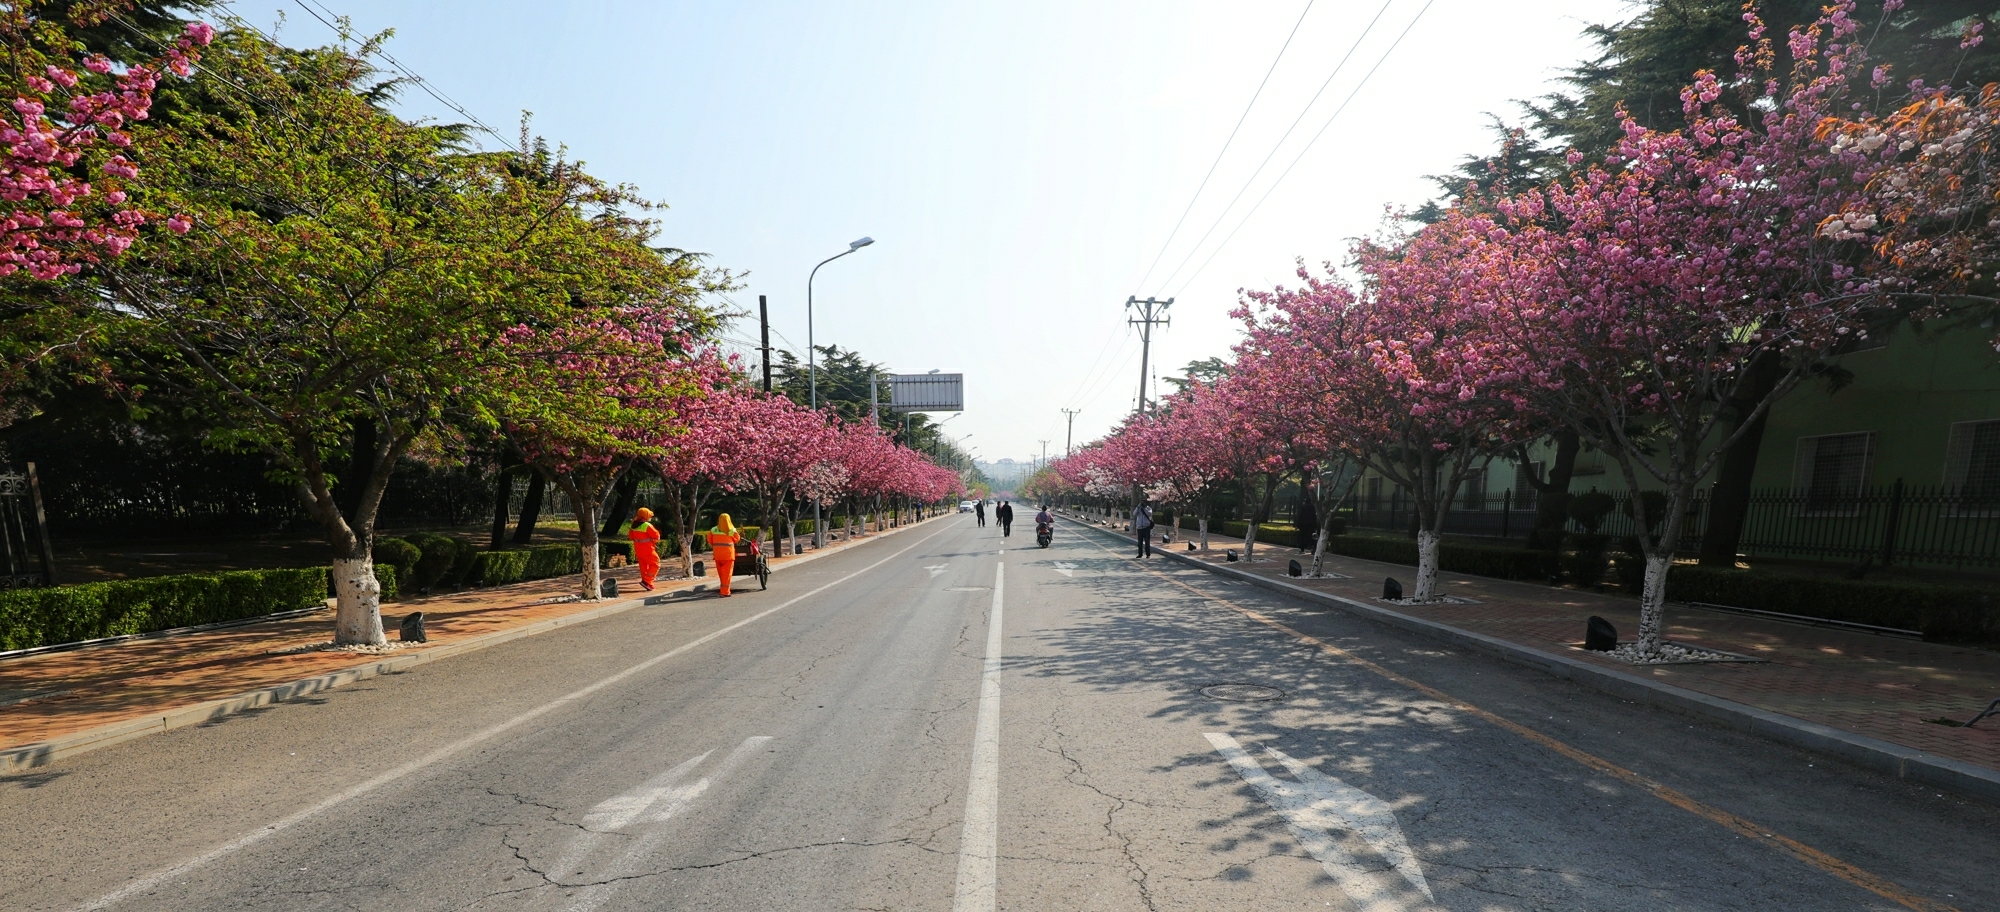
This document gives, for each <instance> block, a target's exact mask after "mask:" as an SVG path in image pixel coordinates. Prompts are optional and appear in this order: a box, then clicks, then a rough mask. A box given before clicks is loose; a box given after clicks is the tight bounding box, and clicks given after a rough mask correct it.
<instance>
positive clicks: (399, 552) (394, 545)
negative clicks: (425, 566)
mask: <svg viewBox="0 0 2000 912" xmlns="http://www.w3.org/2000/svg"><path fill="white" fill-rule="evenodd" d="M368 556H369V557H370V558H371V559H373V560H374V561H375V566H377V567H394V568H396V578H397V579H399V580H406V579H413V578H414V577H415V570H416V567H417V562H418V561H421V560H423V557H424V551H423V548H421V547H419V546H418V545H417V544H416V543H415V542H410V541H405V540H403V539H400V538H387V537H384V538H377V539H375V548H374V550H373V551H371V552H370V553H369V555H368ZM382 591H383V592H384V593H385V594H386V593H387V592H388V591H389V589H388V586H387V585H386V584H385V585H384V586H383V587H382Z"/></svg>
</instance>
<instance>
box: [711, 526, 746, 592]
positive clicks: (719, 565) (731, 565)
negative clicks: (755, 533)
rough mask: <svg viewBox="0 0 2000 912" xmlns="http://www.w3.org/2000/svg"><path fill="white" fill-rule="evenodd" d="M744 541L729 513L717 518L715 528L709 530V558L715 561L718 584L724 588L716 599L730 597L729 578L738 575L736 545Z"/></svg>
mask: <svg viewBox="0 0 2000 912" xmlns="http://www.w3.org/2000/svg"><path fill="white" fill-rule="evenodd" d="M742 540H743V536H742V535H739V534H737V532H736V524H735V523H732V522H730V521H729V514H727V513H723V514H721V515H719V516H717V517H716V518H715V528H713V529H710V530H708V550H709V557H710V559H712V560H714V561H715V576H716V582H718V583H720V584H721V586H722V591H721V592H720V593H718V594H717V595H716V598H728V597H729V578H730V577H731V576H734V575H735V574H736V543H737V542H739V541H742Z"/></svg>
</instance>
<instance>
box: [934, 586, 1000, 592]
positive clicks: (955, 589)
mask: <svg viewBox="0 0 2000 912" xmlns="http://www.w3.org/2000/svg"><path fill="white" fill-rule="evenodd" d="M945 591H946V592H992V591H993V587H992V586H953V587H951V588H949V589H946V590H945Z"/></svg>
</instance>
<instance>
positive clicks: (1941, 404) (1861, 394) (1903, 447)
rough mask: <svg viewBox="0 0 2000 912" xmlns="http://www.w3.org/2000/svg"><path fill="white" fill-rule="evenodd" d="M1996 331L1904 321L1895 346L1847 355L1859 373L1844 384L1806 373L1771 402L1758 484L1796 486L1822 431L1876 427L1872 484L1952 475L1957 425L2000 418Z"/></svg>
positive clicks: (1918, 482) (1925, 481) (1842, 362)
mask: <svg viewBox="0 0 2000 912" xmlns="http://www.w3.org/2000/svg"><path fill="white" fill-rule="evenodd" d="M1993 338H1994V332H1993V330H1992V329H1991V328H1990V327H1988V328H1977V327H1975V328H1962V329H1949V330H1935V329H1934V330H1930V331H1920V330H1918V329H1917V328H1915V327H1912V326H1910V325H1907V324H1905V325H1902V326H1899V327H1897V328H1896V330H1895V332H1894V334H1893V335H1892V336H1891V337H1890V340H1889V344H1888V345H1886V346H1883V347H1881V348H1877V349H1871V350H1868V351H1860V352H1854V353H1852V354H1847V355H1843V356H1841V357H1840V358H1839V359H1837V361H1836V363H1837V364H1839V366H1841V367H1843V368H1846V369H1847V370H1848V371H1850V372H1851V373H1852V375H1853V379H1852V381H1851V382H1850V383H1848V384H1847V385H1846V386H1844V387H1841V388H1840V389H1838V390H1837V391H1829V389H1828V384H1826V383H1825V382H1822V381H1819V380H1807V381H1806V382H1805V383H1803V384H1801V385H1800V386H1799V387H1798V388H1797V389H1794V390H1793V391H1792V392H1791V393H1790V394H1788V395H1786V396H1785V397H1784V398H1783V399H1780V400H1779V401H1778V402H1776V403H1774V404H1773V405H1772V408H1771V417H1770V422H1769V424H1768V425H1767V426H1766V428H1765V430H1764V443H1763V447H1762V448H1761V449H1760V450H1759V451H1758V454H1757V470H1756V474H1755V475H1754V476H1753V480H1752V482H1751V483H1752V486H1754V487H1757V488H1789V487H1792V486H1794V485H1795V484H1796V483H1797V480H1796V479H1794V478H1793V477H1792V472H1793V465H1794V459H1795V456H1796V453H1797V447H1798V441H1799V438H1802V437H1815V436H1819V435H1823V434H1845V433H1856V432H1862V431H1867V432H1873V433H1874V435H1875V436H1874V440H1873V441H1872V447H1871V449H1872V454H1871V458H1870V461H1869V467H1868V484H1870V485H1890V484H1894V483H1895V482H1896V480H1897V479H1899V478H1900V479H1902V480H1903V481H1904V482H1905V483H1906V484H1909V485H1912V486H1923V487H1930V486H1935V485H1939V484H1943V483H1944V482H1945V477H1944V474H1945V460H1946V452H1947V448H1948V446H1947V445H1948V443H1949V441H1950V437H1951V426H1952V425H1953V424H1954V423H1956V422H1960V421H1979V420H1984V419H1994V418H2000V356H1996V353H1995V351H1994V349H1993V345H1992V342H1993Z"/></svg>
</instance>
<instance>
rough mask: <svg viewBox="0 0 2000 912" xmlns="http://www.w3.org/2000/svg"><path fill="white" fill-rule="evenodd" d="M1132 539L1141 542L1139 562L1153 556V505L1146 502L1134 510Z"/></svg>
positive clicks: (1140, 503) (1142, 502) (1141, 502)
mask: <svg viewBox="0 0 2000 912" xmlns="http://www.w3.org/2000/svg"><path fill="white" fill-rule="evenodd" d="M1132 537H1133V538H1136V539H1138V540H1139V558H1138V559H1139V560H1145V559H1146V558H1149V557H1152V556H1153V505H1152V504H1150V503H1147V502H1146V501H1144V500H1141V501H1139V505H1138V506H1137V507H1133V508H1132Z"/></svg>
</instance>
